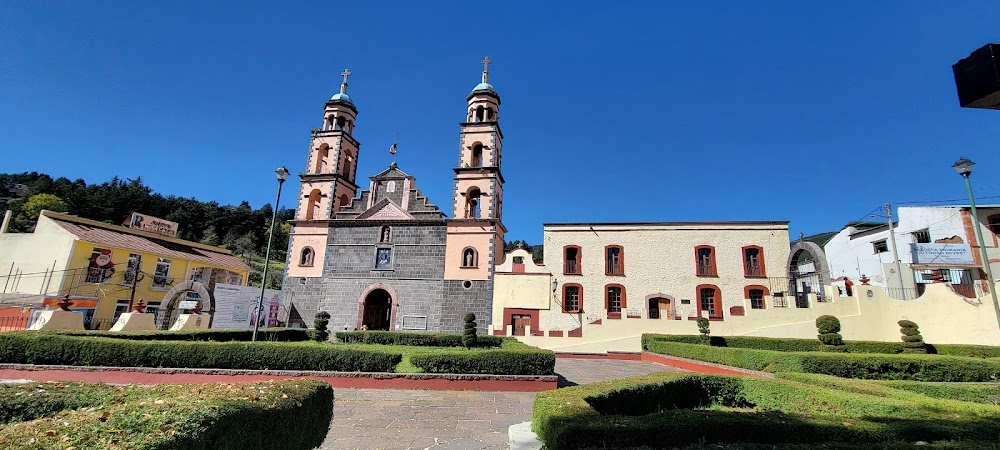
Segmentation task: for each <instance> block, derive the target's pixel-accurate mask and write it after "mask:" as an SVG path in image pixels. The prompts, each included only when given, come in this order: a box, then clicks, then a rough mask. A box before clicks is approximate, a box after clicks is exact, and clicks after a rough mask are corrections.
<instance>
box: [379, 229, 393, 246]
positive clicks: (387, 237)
mask: <svg viewBox="0 0 1000 450" xmlns="http://www.w3.org/2000/svg"><path fill="white" fill-rule="evenodd" d="M378 241H379V242H392V229H390V228H389V226H388V225H384V226H383V227H382V229H380V230H379V233H378Z"/></svg>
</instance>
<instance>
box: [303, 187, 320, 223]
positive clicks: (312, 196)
mask: <svg viewBox="0 0 1000 450" xmlns="http://www.w3.org/2000/svg"><path fill="white" fill-rule="evenodd" d="M319 208H320V193H319V189H313V190H312V192H310V193H309V202H308V203H307V205H306V220H313V219H318V218H319V217H320V212H319Z"/></svg>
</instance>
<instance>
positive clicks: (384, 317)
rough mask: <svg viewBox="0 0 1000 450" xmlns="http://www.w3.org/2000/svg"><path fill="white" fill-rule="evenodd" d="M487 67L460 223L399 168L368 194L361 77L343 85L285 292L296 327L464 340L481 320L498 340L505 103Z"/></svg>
mask: <svg viewBox="0 0 1000 450" xmlns="http://www.w3.org/2000/svg"><path fill="white" fill-rule="evenodd" d="M483 63H484V70H483V74H482V82H481V83H480V84H478V85H477V86H476V87H475V88H474V89H473V90H472V92H471V93H470V94H469V96H468V97H467V98H466V102H467V110H466V114H465V116H464V120H463V121H462V122H461V124H460V128H461V130H460V137H461V144H460V146H459V149H458V157H459V159H458V166H457V167H455V168H454V169H453V172H454V182H453V190H452V192H453V198H452V201H451V203H450V204H449V205H448V210H447V212H448V213H450V214H451V218H447V214H446V212H445V211H442V210H441V209H440V208H438V206H436V205H434V204H433V203H431V202H430V200H429V199H427V198H426V197H424V196H423V195H422V194H421V192H420V191H419V190H418V189H417V188H416V180H415V178H414V177H412V176H410V175H408V174H407V173H406V172H404V171H402V170H401V169H400V168H399V167H398V166H397V165H396V163H395V162H393V163H392V164H391V165H390V166H389V167H388V168H386V169H385V170H383V171H382V172H380V173H378V174H376V175H374V176H372V177H369V180H368V183H367V186H365V189H362V186H360V185H359V184H357V183H358V180H357V178H356V170H357V161H358V158H359V155H360V148H361V144H360V143H359V142H358V141H357V140H356V139H355V138H354V137H353V136H352V135H353V131H354V129H355V120H356V118H357V116H358V109H357V107H356V106H355V104H354V102H353V100H352V99H351V98H350V97H349V96H348V95H347V80H348V76H349V75H350V72H349V71H345V72H344V73H343V74H342V75H343V76H344V82H343V84H342V85H341V89H340V93H338V94H336V95H334V96H333V97H332V98H331V99H330V100H329V101H327V102H326V104H325V107H324V113H323V125H322V127H321V128H319V129H314V130H312V132H311V139H310V146H309V155H308V157H307V160H306V167H305V171H304V172H303V173H301V174H300V179H301V181H300V183H299V191H298V199H297V206H296V211H295V218H294V220H293V221H292V222H291V225H292V228H291V232H290V235H289V249H288V250H289V251H288V261H287V266H286V267H287V268H286V271H285V280H284V288H283V289H284V294H285V302H286V304H287V305H289V313H288V321H289V324H290V325H292V326H306V327H311V326H312V321H313V317H314V315H315V314H316V313H317V312H319V311H326V312H328V313H330V315H331V319H330V324H329V327H330V329H331V330H333V331H343V330H354V329H362V328H366V329H369V330H395V331H449V332H459V331H461V330H462V327H463V321H462V319H463V316H464V315H465V313H467V312H472V313H475V314H476V317H477V322H478V325H479V328H480V329H481V330H486V329H487V326H488V325H489V324H490V323H491V320H492V318H491V316H490V315H491V312H492V297H493V273H494V266H495V264H496V263H497V260H498V259H499V258H502V257H503V254H502V252H503V239H504V233H505V232H506V229H505V228H504V226H503V223H502V222H501V212H502V204H503V176H502V175H501V172H500V162H501V156H502V142H503V133H502V132H501V131H500V125H499V109H500V96H499V95H498V94H497V92H496V90H495V89H494V88H493V86H492V85H490V84H489V81H488V77H489V72H488V67H489V66H488V64H489V63H490V61H489V59H488V58H487V59H485V60H484V61H483ZM359 189H362V190H361V191H360V192H359Z"/></svg>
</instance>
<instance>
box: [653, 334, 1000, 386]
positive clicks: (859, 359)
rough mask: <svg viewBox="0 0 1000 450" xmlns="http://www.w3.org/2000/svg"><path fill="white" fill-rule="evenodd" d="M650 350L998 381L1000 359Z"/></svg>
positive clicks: (757, 365)
mask: <svg viewBox="0 0 1000 450" xmlns="http://www.w3.org/2000/svg"><path fill="white" fill-rule="evenodd" d="M648 349H649V351H651V352H655V353H661V354H665V355H672V356H680V357H683V358H691V359H697V360H700V361H708V362H713V363H718V364H726V365H730V366H735V367H740V368H744V369H750V370H759V371H764V372H803V373H818V374H826V375H834V376H838V377H843V378H862V379H877V380H914V381H996V380H1000V361H992V360H985V359H976V358H962V357H954V356H934V355H886V354H850V353H822V352H776V351H770V350H755V349H747V348H719V347H709V346H705V345H692V344H682V343H677V342H665V341H653V342H649V343H648Z"/></svg>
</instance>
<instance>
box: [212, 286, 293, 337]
mask: <svg viewBox="0 0 1000 450" xmlns="http://www.w3.org/2000/svg"><path fill="white" fill-rule="evenodd" d="M258 301H260V288H259V287H250V286H238V285H233V284H216V285H215V317H213V318H212V328H244V329H246V328H253V323H254V320H255V319H256V318H257V315H256V314H255V313H254V310H255V309H256V308H257V302H258ZM283 305H284V299H283V297H282V294H281V291H280V290H276V289H266V290H264V315H265V317H266V318H267V320H265V321H264V322H261V326H262V327H275V326H278V315H279V314H280V312H281V308H282V306H283Z"/></svg>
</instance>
